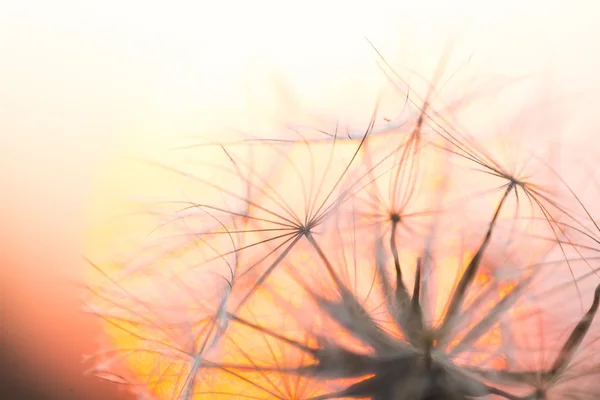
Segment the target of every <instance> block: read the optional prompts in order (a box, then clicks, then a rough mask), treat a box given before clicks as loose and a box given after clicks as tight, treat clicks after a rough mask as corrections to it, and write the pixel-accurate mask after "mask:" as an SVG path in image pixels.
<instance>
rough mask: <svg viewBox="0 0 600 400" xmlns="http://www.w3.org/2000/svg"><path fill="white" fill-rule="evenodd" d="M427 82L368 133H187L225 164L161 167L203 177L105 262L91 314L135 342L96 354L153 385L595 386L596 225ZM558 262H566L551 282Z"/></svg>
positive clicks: (378, 389)
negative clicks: (130, 249)
mask: <svg viewBox="0 0 600 400" xmlns="http://www.w3.org/2000/svg"><path fill="white" fill-rule="evenodd" d="M383 64H384V65H383V66H384V67H385V68H387V73H388V75H389V76H390V77H391V78H392V79H395V80H396V81H401V78H400V77H399V76H398V75H397V74H395V72H394V71H393V69H391V67H390V66H389V65H387V63H385V61H384V63H383ZM431 96H432V93H428V94H427V96H426V97H425V98H424V99H420V100H419V99H417V98H416V95H414V94H411V95H410V96H409V95H408V93H406V102H407V104H409V105H410V107H412V110H413V111H415V112H414V114H413V115H412V117H408V118H407V120H406V121H404V122H403V123H402V124H399V125H398V126H395V127H390V128H388V129H386V130H384V131H380V132H375V125H376V123H377V121H378V116H377V110H376V112H375V113H374V114H373V117H372V119H371V121H370V123H369V126H368V127H367V129H366V131H365V132H364V133H363V134H362V135H361V136H360V137H356V136H353V135H350V134H348V135H346V136H344V135H342V134H340V132H339V131H338V130H335V131H333V132H322V131H321V132H319V134H318V135H317V136H314V135H311V134H310V133H308V132H299V131H295V132H294V133H293V134H294V135H297V138H294V139H280V140H260V139H247V140H244V141H240V142H232V143H218V144H206V145H201V146H195V147H194V150H195V151H197V152H198V160H199V163H200V164H201V167H202V168H204V169H205V170H210V171H214V172H215V176H216V175H217V172H218V173H219V174H218V176H219V178H217V179H215V178H213V177H211V176H208V177H200V176H199V175H197V174H195V173H193V172H190V171H186V170H184V169H180V168H175V167H165V166H164V165H160V166H161V167H162V168H167V169H168V170H169V171H172V172H175V173H176V174H177V175H179V176H181V177H183V178H185V179H188V180H191V181H192V183H193V186H194V187H197V188H201V189H199V192H198V199H197V200H196V199H193V200H192V199H189V200H185V201H178V202H171V203H177V204H176V205H177V206H178V208H177V210H176V212H174V213H172V212H171V213H165V214H166V217H165V221H164V224H163V225H162V226H161V228H165V227H169V226H170V227H171V229H172V230H170V231H169V230H168V228H165V229H167V235H166V236H165V237H163V238H160V239H159V240H158V241H157V244H156V245H153V246H148V248H147V249H146V254H148V255H147V256H146V258H143V259H142V260H141V261H139V260H138V261H129V262H128V263H126V264H125V265H124V266H123V267H122V271H124V272H123V273H121V274H116V275H115V276H109V274H107V273H105V272H104V271H103V270H100V268H99V267H97V266H95V268H96V269H97V270H98V271H102V274H103V276H104V278H106V282H107V285H106V286H105V287H90V289H91V291H92V292H93V294H94V295H95V297H96V302H97V303H98V304H100V303H102V305H101V306H97V307H96V308H95V310H96V311H94V312H96V313H97V314H99V315H101V316H102V317H103V318H104V319H106V320H107V321H108V322H109V323H111V324H112V325H115V326H118V327H119V328H121V329H122V330H123V331H124V332H125V333H126V335H128V337H129V341H130V342H131V343H134V345H133V347H135V349H133V348H127V349H119V350H118V351H113V352H110V355H108V356H107V355H106V354H105V355H104V358H105V359H109V362H106V364H105V365H107V366H108V367H107V368H106V370H110V369H111V368H116V365H117V364H119V365H127V368H128V369H129V370H132V369H133V370H135V371H136V372H135V373H134V374H132V376H133V377H132V378H124V376H123V375H118V378H117V379H116V380H118V381H121V382H122V383H123V382H125V381H127V382H129V383H132V384H133V382H130V381H131V380H132V379H135V380H136V382H135V383H134V384H133V386H134V387H135V388H139V387H142V386H143V387H145V388H146V389H145V391H144V392H143V393H144V394H143V395H142V394H140V397H143V398H146V397H156V398H173V399H185V400H187V399H203V398H214V399H230V398H240V399H241V398H248V399H281V400H292V399H294V400H325V399H373V400H413V399H422V400H434V399H435V400H437V399H451V400H461V399H472V398H481V399H494V398H505V399H512V400H517V399H519V400H533V399H538V400H541V399H544V400H553V399H567V398H568V399H579V400H585V399H596V398H600V385H595V384H594V382H595V380H597V379H598V376H597V375H598V374H599V373H600V365H598V364H597V360H596V359H595V358H593V356H592V353H591V350H589V349H591V348H592V347H591V346H593V344H594V342H595V339H596V338H595V337H593V336H594V334H590V332H592V330H591V327H592V322H593V320H594V317H595V315H596V313H597V311H598V307H599V302H600V286H597V287H596V288H595V291H594V292H593V296H592V295H591V294H589V292H591V291H592V290H590V289H591V288H590V286H589V284H588V282H589V281H590V280H592V281H593V279H594V276H595V274H596V272H597V271H596V266H595V265H594V264H595V262H596V258H595V257H594V256H593V254H594V253H596V252H597V251H598V249H600V247H599V246H598V244H600V241H599V240H598V234H599V233H600V229H598V226H597V225H596V222H595V221H594V219H593V217H592V216H591V215H590V213H589V212H588V211H587V209H586V208H585V207H584V205H583V202H582V201H581V200H580V199H579V198H578V197H577V196H576V194H575V192H574V191H573V190H572V189H571V188H570V187H568V186H567V185H566V183H565V182H563V181H562V180H561V179H560V178H558V177H557V176H553V179H554V180H555V181H559V182H561V183H562V187H563V188H564V190H563V191H564V192H565V193H567V195H568V196H567V197H568V199H570V201H571V203H569V205H568V206H567V205H564V204H563V202H562V201H563V200H562V199H559V198H558V197H555V196H554V193H552V192H551V191H550V190H548V189H547V188H546V187H544V186H543V185H536V184H534V183H533V182H532V179H531V178H529V177H528V176H527V175H526V174H525V173H524V172H522V171H521V170H519V169H515V168H507V167H504V166H503V165H502V163H501V162H500V161H498V160H496V159H494V158H493V157H492V156H491V155H490V153H489V152H488V151H485V150H483V147H482V146H481V145H479V144H477V143H476V141H475V140H474V139H473V138H472V137H470V136H468V135H467V134H465V133H463V132H461V131H460V129H458V128H457V127H454V126H453V125H452V124H451V123H450V122H449V121H447V120H445V119H444V118H443V116H442V115H441V114H440V113H436V112H435V111H434V110H433V109H432V107H431V106H430V97H431ZM313 133H314V132H313ZM203 151H204V152H205V153H202V152H203ZM202 154H204V156H203V155H202ZM203 160H211V161H203ZM261 161H262V162H263V163H262V164H261ZM456 170H458V171H460V172H459V173H456V172H454V171H456ZM515 171H516V172H515ZM209 175H210V174H209ZM456 177H458V178H456ZM488 182H489V183H488ZM480 184H484V185H485V184H488V185H489V186H488V187H487V188H482V190H481V192H482V193H483V194H481V193H479V194H477V193H473V192H471V191H469V185H472V186H473V187H476V188H477V189H479V186H480ZM451 193H457V196H456V197H455V198H453V199H450V197H451V196H450V194H451ZM480 200H481V201H480ZM476 201H480V203H477V204H476V205H472V204H471V202H476ZM565 201H566V200H565ZM490 204H493V208H490V207H489V205H490ZM571 204H572V206H571ZM182 205H183V206H182ZM486 205H487V207H485V206H486ZM461 207H462V208H461ZM153 215H157V213H154V214H153ZM158 215H160V213H158ZM503 216H504V219H503ZM507 216H511V217H508V218H507ZM482 221H484V222H483V223H482ZM173 227H174V228H173ZM482 227H483V228H482ZM465 242H466V243H467V245H465ZM470 243H475V245H469V244H470ZM515 249H516V250H515ZM174 260H176V261H174ZM457 260H458V261H457ZM452 265H453V267H452ZM557 270H560V271H563V272H562V275H561V276H562V277H563V278H564V276H568V277H569V279H568V280H567V281H565V282H553V281H552V279H554V277H555V276H556V275H553V274H555V273H556V271H557ZM449 282H453V284H449ZM549 282H550V283H549ZM586 285H587V286H586ZM580 286H581V289H580ZM444 287H445V288H446V289H443V288H444ZM573 288H575V289H573ZM569 290H576V292H577V294H578V296H577V299H576V302H577V301H580V302H581V304H582V308H581V310H582V311H581V314H582V316H581V318H580V320H579V322H578V323H577V324H576V325H575V326H573V325H569V326H568V327H567V326H565V327H564V328H565V329H567V331H563V332H562V333H563V334H562V335H559V336H557V338H556V341H555V340H554V339H552V342H551V343H550V342H547V341H548V340H549V339H548V337H550V336H551V335H550V332H545V331H543V329H542V328H540V330H539V331H538V332H537V334H534V333H532V331H533V328H532V326H537V325H539V326H540V327H541V326H545V327H546V328H544V329H547V326H548V325H549V324H547V323H545V322H540V321H541V320H542V319H543V318H545V317H548V316H550V317H552V318H554V321H553V322H557V321H559V320H561V319H562V315H556V316H553V315H552V311H553V310H554V309H553V307H554V306H552V305H551V304H554V303H552V302H553V301H554V302H555V303H556V300H557V299H556V298H555V299H554V300H553V299H552V297H556V296H558V297H560V296H567V293H568V291H569ZM561 302H562V303H571V302H572V300H570V299H568V298H566V297H565V299H564V300H561ZM590 302H591V305H589V306H587V305H586V303H587V304H589V303H590ZM585 307H589V308H588V310H587V312H585V310H584V308H585ZM537 308H541V311H538V312H535V311H534V310H535V309H537ZM106 310H110V312H107V311H106ZM555 310H556V312H557V313H558V312H560V311H559V307H556V308H555ZM562 312H564V311H562ZM568 312H570V313H572V311H568ZM519 313H520V314H519ZM571 315H572V314H571ZM538 322H539V324H538ZM536 324H537V325H536ZM498 332H499V333H498ZM565 332H566V334H565ZM494 335H496V336H499V339H498V338H497V339H494ZM525 339H531V340H530V342H531V343H538V344H539V343H542V342H543V343H542V344H541V345H540V346H539V351H538V353H539V352H541V353H544V354H545V355H544V356H543V357H542V356H539V355H534V353H535V352H534V351H533V350H530V349H528V348H527V347H526V346H525V345H524V344H523V343H521V342H523V341H524V340H525ZM583 346H587V347H586V350H585V352H586V353H585V354H586V357H588V358H589V360H588V362H585V363H584V362H583V361H582V360H581V358H582V357H581V354H582V353H583V352H582V351H581V350H582V347H583ZM115 354H117V355H118V356H115ZM140 354H143V357H144V358H143V360H141V359H140V358H139V357H140ZM584 358H585V357H584ZM536 363H537V365H535V364H536ZM531 365H534V368H529V367H528V366H531ZM100 370H101V368H96V369H95V372H99V371H100ZM103 373H104V374H105V375H104V376H107V375H106V371H104V370H103ZM112 376H113V378H112V379H113V380H115V376H116V375H115V374H113V375H112ZM136 390H137V389H136ZM138 393H141V392H140V391H139V390H138Z"/></svg>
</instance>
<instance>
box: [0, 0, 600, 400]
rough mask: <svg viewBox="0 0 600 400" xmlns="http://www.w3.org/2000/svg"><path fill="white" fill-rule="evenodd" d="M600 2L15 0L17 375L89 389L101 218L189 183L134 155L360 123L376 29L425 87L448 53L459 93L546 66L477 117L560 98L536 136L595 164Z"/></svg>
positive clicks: (379, 82) (369, 100)
mask: <svg viewBox="0 0 600 400" xmlns="http://www.w3.org/2000/svg"><path fill="white" fill-rule="evenodd" d="M492 4H494V5H495V7H492V6H491V5H492ZM597 7H598V6H595V3H594V2H592V1H588V2H586V1H580V2H573V1H529V2H523V1H505V2H483V1H466V0H465V1H443V0H440V1H433V0H429V1H414V2H407V1H398V0H396V1H383V0H378V1H368V2H366V1H365V2H356V4H354V3H353V2H347V1H346V2H342V1H302V2H288V1H266V0H260V1H252V2H247V1H224V2H219V1H215V2H208V1H175V2H158V1H116V0H107V1H102V2H81V1H64V0H54V1H41V0H39V1H33V0H27V1H18V0H8V1H4V2H2V5H0V164H1V165H2V170H1V171H0V182H1V184H2V195H0V217H1V218H2V224H1V226H2V227H1V228H0V239H1V240H0V252H1V253H0V254H1V257H2V258H1V259H0V260H1V261H0V262H1V263H2V265H1V266H0V268H2V274H3V275H5V276H6V277H8V280H7V281H6V282H8V283H6V282H5V283H3V284H4V285H6V286H7V288H8V290H7V291H6V293H7V295H6V296H7V297H6V299H3V301H5V304H6V307H7V310H9V311H7V314H6V315H7V317H6V319H5V321H8V325H9V326H11V327H13V328H11V329H10V331H9V334H8V340H9V341H10V343H13V344H14V345H15V348H17V349H18V354H19V356H18V357H19V362H20V363H21V367H19V368H21V369H19V368H16V367H15V368H16V370H18V371H21V372H20V373H22V374H28V375H26V376H27V377H29V374H30V375H32V376H42V375H44V371H47V370H48V369H50V370H51V372H50V373H49V374H48V375H46V376H45V377H42V378H40V379H41V380H40V382H43V383H44V384H52V385H54V386H52V387H51V389H48V391H56V393H68V392H61V391H62V390H66V389H63V386H64V387H67V386H69V385H75V386H76V388H75V389H74V390H75V391H74V392H73V393H72V394H68V395H64V396H63V397H60V396H59V397H60V398H62V399H91V397H87V395H85V394H84V393H86V391H87V390H89V387H84V386H83V385H84V384H88V383H89V382H88V381H85V383H81V382H80V381H79V378H74V376H78V375H77V374H79V373H80V372H81V371H82V368H81V367H80V366H79V360H80V356H81V353H82V352H88V351H91V350H93V348H94V346H95V345H96V344H97V342H96V341H95V339H94V337H95V336H94V333H96V334H97V333H98V332H99V330H98V328H97V327H96V326H95V325H93V323H92V321H91V320H90V319H89V318H87V317H83V316H81V314H80V313H79V311H78V309H79V304H78V302H77V295H78V292H77V290H76V287H75V285H74V281H81V280H82V279H84V278H85V277H84V274H83V273H82V263H81V255H82V254H89V255H93V256H94V257H99V258H102V257H108V255H107V251H108V250H107V249H110V250H115V249H116V248H117V247H118V244H117V242H118V240H117V239H115V238H114V237H113V234H114V233H115V232H113V231H111V228H107V227H106V226H105V225H104V224H105V223H106V222H107V221H108V220H109V219H110V218H111V217H113V216H115V215H117V214H119V213H122V212H124V211H125V210H126V209H127V204H128V203H127V201H126V200H130V199H131V198H133V197H136V196H141V195H144V194H146V193H147V192H148V191H149V190H150V189H152V190H153V191H154V193H155V194H156V192H157V189H160V187H161V186H162V185H165V191H166V192H165V195H168V194H172V193H173V192H169V191H172V190H175V191H177V188H173V187H170V186H169V185H168V184H167V182H166V181H165V177H164V176H162V175H158V174H156V175H155V174H154V173H153V172H149V171H147V170H145V169H144V167H142V166H140V165H139V164H136V163H135V162H133V161H132V160H133V159H134V158H160V157H163V156H165V154H166V153H167V152H168V149H169V148H171V147H175V146H177V145H179V144H181V143H182V142H183V141H184V139H185V138H186V137H189V136H195V137H201V138H204V139H207V138H208V139H211V140H213V141H214V140H220V139H222V138H224V137H226V136H227V134H228V132H231V130H232V129H240V130H244V131H246V132H251V131H252V132H256V133H257V134H261V133H265V134H277V133H278V132H279V130H280V129H281V128H282V127H284V126H285V124H286V123H288V122H290V121H293V122H295V123H303V122H304V123H321V122H323V121H328V122H331V121H335V120H340V121H345V123H346V124H349V125H352V126H358V127H363V124H364V123H365V121H367V120H368V118H369V116H370V114H371V112H372V109H373V106H374V104H375V100H376V97H377V95H378V94H379V93H380V92H381V90H383V89H384V88H385V87H386V85H385V83H386V81H385V79H384V77H383V76H382V74H381V71H380V70H379V69H378V67H377V64H376V61H377V57H376V54H375V53H374V51H373V49H372V48H371V47H369V45H368V43H367V41H366V40H365V37H366V38H368V39H369V40H370V41H371V42H372V43H373V44H374V45H375V46H376V47H377V48H378V50H379V51H380V52H381V53H382V54H383V55H384V56H386V58H388V59H389V60H390V61H393V62H394V63H395V65H398V66H399V68H401V69H402V70H403V71H405V72H406V73H407V75H409V76H412V81H413V82H415V84H416V85H419V84H421V85H422V81H419V79H418V78H417V77H416V75H415V74H412V75H411V73H412V72H411V71H413V72H417V73H418V74H420V75H422V76H423V77H424V78H425V79H431V78H432V75H433V73H434V71H435V67H436V66H437V63H438V62H439V60H440V57H441V55H442V54H443V52H444V51H445V50H447V49H449V48H450V47H451V50H452V52H451V53H452V57H451V60H450V61H449V62H448V66H447V69H446V70H447V72H446V75H445V77H446V79H443V81H444V82H445V83H446V81H447V88H446V89H445V91H444V92H443V94H442V96H448V98H449V99H452V98H456V97H457V96H458V95H457V94H456V91H457V90H460V89H461V88H463V87H466V86H469V85H471V86H469V87H470V88H471V89H477V87H476V86H475V87H473V82H478V79H484V81H483V82H487V81H485V79H486V78H487V79H488V80H489V77H490V76H501V77H502V79H507V80H509V79H511V78H518V77H522V76H530V77H533V79H531V80H530V82H531V84H530V85H529V86H524V87H522V88H521V89H517V90H515V91H512V92H511V91H508V92H507V93H504V94H503V96H501V97H498V98H492V99H489V102H486V103H481V104H480V105H475V106H474V107H473V108H472V109H471V110H469V111H468V112H467V113H466V114H465V115H464V118H465V120H466V121H467V122H469V121H470V123H471V124H472V126H473V127H475V128H480V129H481V132H483V133H486V132H491V130H493V129H494V127H495V126H498V125H497V123H498V121H501V120H502V116H503V115H505V114H511V113H513V112H515V110H516V109H518V107H519V105H523V104H526V103H527V102H528V101H529V102H530V101H533V100H535V99H536V98H542V99H557V101H556V102H553V103H552V112H550V113H549V114H550V115H545V114H542V116H541V117H540V116H538V117H539V118H541V119H542V120H544V119H545V118H546V117H547V118H548V120H547V121H546V122H545V123H546V125H545V127H549V128H553V130H554V132H551V130H550V129H548V131H547V132H546V131H544V132H536V135H540V136H539V137H546V136H544V135H548V137H552V140H561V143H562V142H565V143H568V144H569V146H571V147H568V148H569V149H571V150H570V151H572V152H573V153H572V154H571V155H573V154H575V153H576V152H578V151H581V150H585V151H586V154H585V155H583V156H582V157H584V158H586V159H589V160H592V161H593V160H597V159H598V157H600V140H599V139H598V137H599V135H600V133H599V132H600V131H598V129H599V128H600V116H599V115H598V111H597V104H598V101H599V100H600V74H599V73H598V71H600V42H599V41H598V40H597V38H598V37H600V25H598V23H597V21H598V18H599V17H600V9H597ZM450 77H452V79H449V80H448V79H447V78H450ZM419 82H420V83H419ZM390 110H391V108H390ZM488 113H489V114H488ZM542 122H543V121H542ZM559 125H560V129H555V128H556V127H557V126H559ZM505 128H506V127H505ZM558 131H560V132H558ZM483 133H482V134H483ZM161 179H162V181H161ZM158 191H159V192H160V190H158ZM175 193H176V192H175ZM118 250H122V249H118ZM73 338H75V339H73ZM21 357H22V358H21ZM71 382H76V383H75V384H72V383H71ZM90 382H91V381H90ZM89 384H92V383H89ZM65 396H66V397H65ZM68 396H71V397H68ZM99 398H102V397H99Z"/></svg>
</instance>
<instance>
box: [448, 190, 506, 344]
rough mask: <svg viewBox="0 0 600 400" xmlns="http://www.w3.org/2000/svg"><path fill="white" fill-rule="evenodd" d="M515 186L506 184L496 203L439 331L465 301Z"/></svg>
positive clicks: (453, 316)
mask: <svg viewBox="0 0 600 400" xmlns="http://www.w3.org/2000/svg"><path fill="white" fill-rule="evenodd" d="M515 184H516V182H514V181H511V182H510V183H509V184H508V186H507V188H506V191H505V192H504V195H503V196H502V199H501V200H500V202H499V203H498V206H497V207H496V211H495V212H494V216H493V217H492V220H491V221H490V224H489V226H488V230H487V232H486V234H485V238H484V239H483V242H482V243H481V245H480V246H479V249H478V250H477V253H475V255H474V256H473V258H472V259H471V261H470V262H469V265H467V268H466V269H465V272H464V273H463V274H462V276H461V278H460V280H459V282H458V285H457V286H456V290H455V292H454V294H453V295H452V297H451V299H450V303H449V306H448V309H447V311H446V314H445V316H444V319H443V321H442V324H441V326H440V329H439V331H441V332H443V333H445V331H446V329H447V328H448V324H449V323H450V322H451V321H452V320H453V319H454V318H455V316H456V314H457V313H458V311H459V309H460V307H461V306H462V304H463V302H464V299H465V293H466V292H467V289H468V288H469V286H470V285H471V283H472V282H473V279H475V275H477V271H478V269H479V265H480V263H481V260H482V258H483V254H484V253H485V249H486V247H487V245H488V243H489V242H490V240H491V238H492V232H493V230H494V226H495V224H496V220H497V219H498V216H499V215H500V210H501V209H502V206H503V205H504V202H505V200H506V199H507V198H508V194H509V193H510V192H511V190H513V188H514V186H515Z"/></svg>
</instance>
